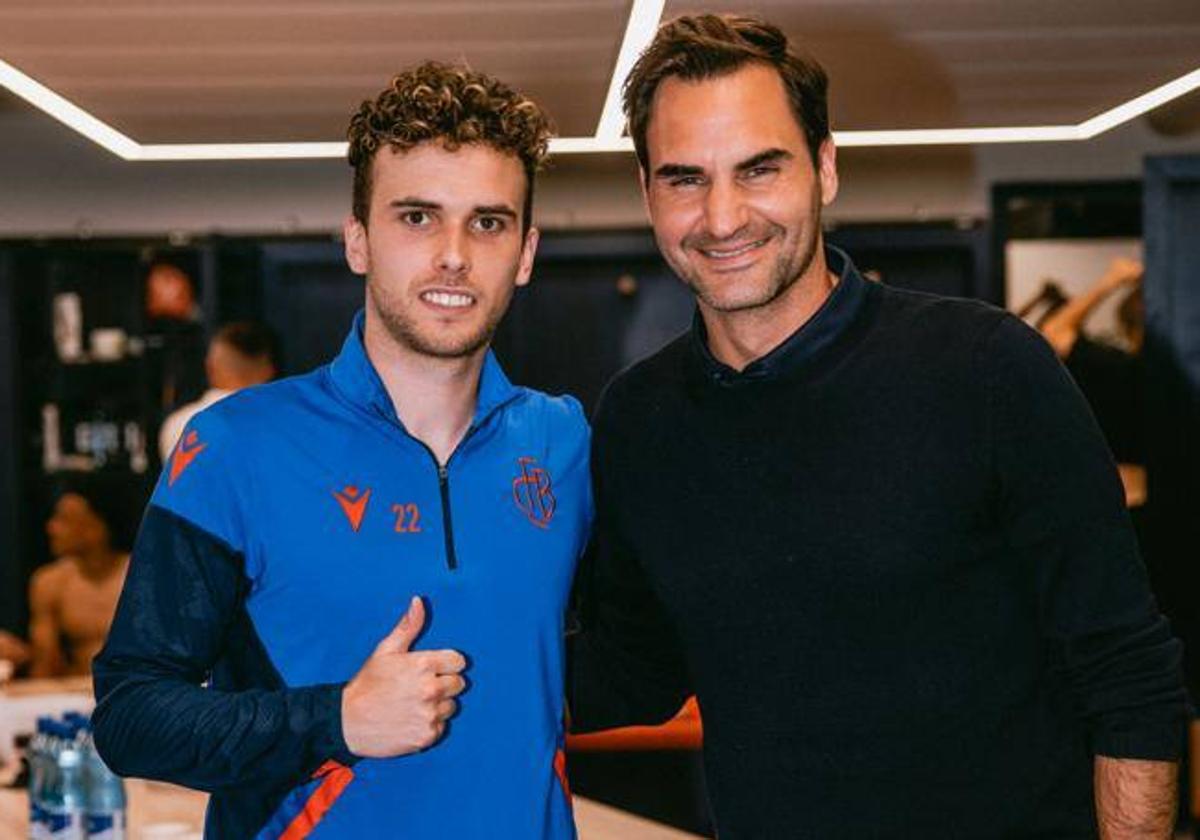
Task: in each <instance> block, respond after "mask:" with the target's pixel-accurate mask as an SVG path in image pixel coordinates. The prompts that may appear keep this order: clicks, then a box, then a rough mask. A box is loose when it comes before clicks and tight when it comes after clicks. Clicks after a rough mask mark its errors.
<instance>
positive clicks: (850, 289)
mask: <svg viewBox="0 0 1200 840" xmlns="http://www.w3.org/2000/svg"><path fill="white" fill-rule="evenodd" d="M825 261H826V264H827V265H828V266H829V270H830V271H832V272H833V273H834V274H836V275H837V276H838V282H837V285H836V286H834V287H833V291H831V292H830V293H829V297H828V298H826V299H825V302H824V303H822V304H821V307H820V308H819V309H818V310H817V311H816V312H815V313H814V314H813V316H812V317H811V318H809V319H808V320H807V321H805V322H804V323H803V324H801V325H800V327H799V329H797V330H796V331H795V332H794V333H792V334H791V335H790V336H788V337H787V338H785V339H784V340H783V342H782V343H781V344H779V345H777V346H776V347H775V348H774V349H773V350H771V351H770V352H769V353H767V354H766V355H765V356H762V357H760V358H758V359H755V360H754V361H753V362H751V363H750V364H748V365H747V366H746V367H745V369H744V370H741V371H738V370H735V369H734V368H732V367H730V366H729V365H727V364H725V363H724V362H722V361H720V360H719V359H717V357H716V356H714V355H713V354H712V351H711V350H709V348H708V331H707V330H706V329H705V327H704V318H703V317H701V315H700V310H699V309H697V310H696V314H695V315H694V316H693V317H692V341H691V343H692V349H693V351H694V355H695V356H696V358H697V359H698V360H699V362H700V366H701V368H702V371H703V373H704V374H705V376H706V378H708V379H711V380H713V381H715V382H717V383H720V384H721V385H725V386H735V385H740V384H744V383H747V382H755V381H761V380H770V379H775V378H777V377H779V376H781V375H783V374H786V373H787V372H788V371H791V370H794V369H795V368H796V367H798V366H799V365H801V364H803V363H804V362H806V361H807V360H809V359H811V358H812V357H813V356H815V355H817V354H818V353H820V352H821V351H822V350H823V349H825V348H826V347H828V346H829V345H830V344H832V343H833V341H834V340H835V339H837V337H838V336H840V335H841V334H842V333H843V332H845V330H846V328H847V327H849V326H850V324H851V322H852V321H853V320H854V317H855V316H856V315H857V314H858V311H859V309H860V308H861V306H862V303H863V300H864V299H865V298H866V294H867V281H866V280H864V279H863V277H862V275H860V274H859V273H858V269H857V268H855V267H854V263H853V262H852V261H851V260H850V257H849V255H847V254H846V252H845V251H843V250H841V249H840V248H835V247H834V246H832V245H826V246H825Z"/></svg>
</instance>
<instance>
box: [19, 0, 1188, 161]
mask: <svg viewBox="0 0 1200 840" xmlns="http://www.w3.org/2000/svg"><path fill="white" fill-rule="evenodd" d="M664 3H665V0H634V3H633V5H632V7H631V9H630V15H629V22H628V24H627V25H626V28H625V36H624V39H623V41H622V43H621V50H620V53H619V55H618V57H617V63H616V65H615V66H614V68H613V74H612V77H611V80H610V82H609V88H608V96H607V97H606V99H605V102H604V109H603V112H602V113H601V116H600V121H599V124H598V125H597V127H596V133H595V135H593V136H591V137H556V138H554V139H553V140H551V141H550V151H551V153H552V154H556V155H567V154H588V153H598V152H599V153H602V152H629V151H632V150H633V143H632V141H631V140H630V139H629V138H628V137H626V136H623V134H622V131H623V129H624V115H623V114H622V112H621V85H622V83H623V81H624V79H625V77H626V76H627V75H628V74H629V70H630V69H631V68H632V67H633V63H634V61H636V60H637V56H638V55H639V54H640V53H641V51H642V50H643V49H644V48H645V46H646V45H647V44H648V43H649V42H650V39H651V38H653V36H654V32H655V29H656V27H657V25H658V21H659V18H660V17H661V16H662V11H663V6H664ZM0 85H2V86H3V87H6V88H8V89H9V90H10V91H12V92H13V93H14V94H16V95H17V96H19V97H21V98H22V99H24V100H25V101H27V102H29V103H30V104H31V105H33V106H34V107H36V108H38V109H40V110H41V111H43V112H45V113H46V114H48V115H49V116H51V117H53V118H54V119H56V120H58V121H59V122H61V123H63V124H64V125H66V126H67V127H68V128H71V129H72V130H74V131H76V132H78V133H80V134H82V135H83V136H84V137H87V138H88V139H89V140H91V141H92V142H94V143H96V144H97V145H99V146H101V147H103V148H105V149H107V150H108V151H110V152H112V153H113V154H115V155H117V156H118V157H121V158H122V159H124V160H129V161H181V160H298V159H315V158H343V157H345V156H346V144H345V143H343V142H335V143H139V142H138V141H136V140H134V139H133V138H132V137H129V136H127V135H125V134H122V133H121V132H120V131H117V130H116V129H115V128H113V127H112V126H110V125H108V124H107V123H105V122H104V121H103V120H100V119H98V118H97V117H95V116H93V115H92V114H90V113H88V112H87V111H85V110H84V109H82V108H80V107H79V106H78V105H76V104H75V103H73V102H71V101H69V100H68V99H66V98H65V97H63V96H61V95H59V94H57V93H55V92H54V91H53V90H51V89H50V88H48V87H46V86H45V85H43V84H41V83H40V82H38V81H37V80H35V79H33V78H31V77H30V76H28V75H26V74H25V73H22V72H21V71H20V70H18V69H17V68H16V67H13V66H12V65H11V64H9V63H7V62H5V61H2V60H0ZM1198 88H1200V69H1196V70H1193V71H1192V72H1190V73H1187V74H1185V75H1183V76H1180V77H1179V78H1177V79H1173V80H1172V81H1170V82H1167V83H1166V84H1164V85H1160V86H1159V87H1156V88H1154V89H1153V90H1151V91H1148V92H1147V93H1144V94H1142V95H1141V96H1137V97H1135V98H1133V99H1131V100H1129V101H1128V102H1125V103H1122V104H1121V105H1118V106H1117V107H1115V108H1111V109H1109V110H1107V111H1104V112H1103V113H1101V114H1097V115H1096V116H1094V117H1092V118H1090V119H1088V120H1085V121H1083V122H1081V123H1079V124H1077V125H1042V126H996V127H978V128H944V129H939V128H933V129H900V130H882V131H836V132H834V140H835V142H836V143H837V144H838V145H839V146H843V147H859V148H863V147H871V146H936V145H976V144H987V143H1046V142H1064V141H1079V140H1090V139H1091V138H1093V137H1096V136H1097V135H1099V134H1102V133H1104V132H1106V131H1109V130H1111V129H1113V128H1116V127H1117V126H1119V125H1122V124H1124V123H1126V122H1129V121H1130V120H1132V119H1134V118H1135V117H1138V116H1140V115H1142V114H1145V113H1146V112H1148V111H1151V110H1153V109H1154V108H1157V107H1158V106H1160V105H1163V104H1165V103H1167V102H1170V101H1171V100H1172V99H1177V98H1178V97H1180V96H1183V95H1184V94H1187V93H1190V92H1191V91H1193V90H1196V89H1198Z"/></svg>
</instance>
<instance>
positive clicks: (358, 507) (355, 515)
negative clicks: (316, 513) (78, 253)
mask: <svg viewBox="0 0 1200 840" xmlns="http://www.w3.org/2000/svg"><path fill="white" fill-rule="evenodd" d="M333 497H334V498H335V499H337V500H338V504H339V505H341V506H342V513H344V514H346V519H348V520H349V521H350V527H351V528H353V529H354V533H356V534H357V533H358V526H360V525H362V521H363V515H364V514H365V513H366V512H367V502H369V501H371V488H370V487H368V488H367V489H366V490H359V489H358V488H357V487H355V486H354V485H352V484H347V485H346V486H345V487H343V488H342V489H341V490H340V491H339V490H334V491H333Z"/></svg>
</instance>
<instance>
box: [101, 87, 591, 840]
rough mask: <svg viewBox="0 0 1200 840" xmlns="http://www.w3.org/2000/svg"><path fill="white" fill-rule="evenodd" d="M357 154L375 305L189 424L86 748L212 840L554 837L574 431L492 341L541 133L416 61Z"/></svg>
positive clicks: (514, 261) (353, 255)
mask: <svg viewBox="0 0 1200 840" xmlns="http://www.w3.org/2000/svg"><path fill="white" fill-rule="evenodd" d="M349 135H350V163H351V165H352V166H353V167H354V194H353V213H352V216H351V217H350V218H349V219H348V220H347V222H346V224H345V250H346V259H347V262H348V263H349V265H350V267H351V269H353V270H354V271H355V272H356V273H359V274H363V275H365V276H366V306H365V309H364V311H363V312H361V313H360V314H359V315H358V316H357V318H356V319H355V322H354V324H353V326H352V328H351V330H350V334H349V335H348V336H347V338H346V341H345V344H344V346H343V348H342V350H341V352H340V354H339V355H338V356H337V357H336V358H335V359H333V361H332V362H331V363H329V364H328V365H326V366H324V367H321V368H319V369H317V370H316V371H314V372H312V373H310V374H307V375H304V376H299V377H294V378H291V379H286V380H282V381H280V382H276V383H273V384H270V385H264V386H259V387H255V388H250V389H247V390H244V391H240V392H238V393H237V394H235V395H233V396H231V397H229V398H227V399H226V400H223V401H221V402H220V403H218V404H216V405H214V406H213V407H211V408H209V409H208V410H206V411H204V412H202V413H201V414H199V415H197V416H196V418H195V419H194V420H193V421H192V422H191V423H190V424H189V426H188V428H187V429H186V430H185V431H184V433H183V437H182V439H181V441H180V443H179V445H178V446H177V447H176V449H175V451H174V453H173V454H172V456H171V459H170V461H169V462H168V464H167V466H166V468H165V469H164V474H163V477H162V478H161V480H160V482H159V486H158V488H157V490H156V492H155V494H154V497H153V499H152V500H151V503H150V506H149V508H148V510H147V513H146V518H145V522H144V524H143V526H142V531H141V534H140V536H139V539H138V541H137V545H136V547H135V549H134V556H133V561H132V565H131V569H130V574H129V579H128V582H127V583H126V586H125V591H124V594H123V595H122V599H121V604H120V606H119V609H118V612H117V617H116V621H115V624H114V627H113V631H112V634H111V635H110V637H109V640H108V643H107V645H106V647H105V649H104V650H103V652H102V653H101V655H100V656H99V657H98V658H97V660H96V663H95V679H96V694H97V699H98V701H99V702H98V705H97V708H96V712H95V717H94V725H95V738H96V745H97V747H98V749H99V750H100V753H101V755H102V756H103V757H104V758H105V760H106V761H108V762H109V763H110V765H111V766H112V767H113V768H114V769H115V770H116V771H117V772H120V773H123V774H126V775H135V776H144V777H150V778H158V779H166V780H169V781H173V782H177V783H180V784H184V785H188V786H190V787H195V788H200V789H203V790H208V791H211V792H212V794H213V796H212V800H211V804H210V807H209V814H208V820H207V825H206V836H208V837H221V838H230V837H258V838H287V840H295V838H300V837H308V836H311V837H314V838H355V840H358V838H371V837H379V838H390V837H411V838H446V837H454V838H470V837H489V838H490V837H521V838H532V837H539V838H569V837H573V836H574V833H575V832H574V825H573V820H572V816H571V807H570V802H569V795H568V793H567V790H566V778H565V773H564V770H563V758H562V752H561V744H562V737H563V732H562V717H563V715H562V712H563V708H562V706H563V700H562V684H563V674H562V668H563V614H564V607H565V602H566V598H567V593H568V590H569V588H570V584H571V578H572V575H573V572H574V566H575V561H576V558H577V556H578V554H579V553H580V551H581V549H582V547H583V545H584V543H585V542H586V533H587V529H588V525H589V520H590V495H589V492H590V491H589V488H588V475H587V474H588V468H587V447H588V444H587V427H586V423H585V421H584V418H583V416H582V412H581V409H580V407H579V405H578V403H576V402H575V401H574V400H572V399H570V398H568V397H562V398H552V397H548V396H546V395H544V394H540V393H537V392H534V391H531V390H528V389H525V388H519V387H515V386H513V385H512V384H510V383H509V381H508V380H507V379H506V378H505V376H504V373H503V372H502V371H501V370H500V367H499V365H498V364H497V362H496V360H495V358H494V357H493V356H492V354H491V352H490V351H489V349H488V344H489V341H490V339H491V336H492V333H493V331H494V330H495V328H496V325H497V323H498V322H499V321H500V318H501V317H502V316H503V314H504V311H505V309H506V308H507V306H508V303H509V301H510V299H511V297H512V294H513V290H514V288H515V287H516V286H519V285H523V284H525V283H526V282H528V280H529V276H530V271H531V268H532V263H533V257H534V250H535V248H536V245H537V238H538V233H537V230H536V229H534V228H533V227H532V226H531V220H530V213H531V209H532V194H533V179H534V173H535V171H536V170H537V169H538V167H539V165H540V163H541V162H542V160H543V157H544V156H545V153H546V149H547V143H548V136H549V124H548V121H547V118H546V117H545V116H544V115H543V113H542V112H541V110H540V109H539V108H538V107H537V106H536V105H535V104H534V103H533V102H531V101H530V100H528V99H526V98H525V97H523V96H521V95H520V94H518V93H516V92H514V91H512V90H510V89H509V88H508V87H506V86H505V85H503V84H501V83H500V82H498V81H496V80H494V79H491V78H489V77H487V76H484V75H482V74H479V73H475V72H472V71H469V70H466V69H462V68H457V67H449V66H444V65H440V64H434V63H426V64H423V65H420V66H418V67H416V68H414V69H411V70H409V71H407V72H404V73H401V74H400V75H399V76H397V77H396V78H395V79H393V81H392V84H391V85H390V87H389V88H388V89H386V90H385V91H383V93H381V94H380V95H379V97H378V98H377V99H375V100H374V101H369V102H366V103H364V104H363V105H362V107H361V108H360V110H359V111H358V113H357V114H356V115H355V116H354V118H353V119H352V121H351V124H350V130H349ZM401 616H403V617H402V618H401ZM397 619H400V620H399V622H398V623H397ZM204 682H207V683H208V687H207V688H201V687H200V686H201V683H204Z"/></svg>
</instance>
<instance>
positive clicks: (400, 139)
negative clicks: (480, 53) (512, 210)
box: [347, 61, 553, 230]
mask: <svg viewBox="0 0 1200 840" xmlns="http://www.w3.org/2000/svg"><path fill="white" fill-rule="evenodd" d="M552 131H553V127H552V124H551V122H550V118H549V116H548V115H547V114H546V112H545V111H543V110H542V109H541V108H540V107H539V106H538V105H537V103H535V102H534V101H533V100H532V99H529V98H528V97H526V96H524V95H522V94H520V93H518V92H517V91H515V90H513V89H512V88H510V87H508V86H507V85H505V84H504V83H503V82H501V81H499V80H497V79H494V78H492V77H491V76H487V75H484V74H483V73H476V72H475V71H473V70H470V69H468V68H466V67H455V66H451V65H447V64H441V63H439V62H436V61H426V62H424V63H422V64H419V65H417V66H415V67H412V68H409V69H408V70H405V71H404V72H402V73H400V74H398V75H397V76H395V77H394V78H393V79H392V82H391V84H390V85H388V87H387V88H386V89H385V90H384V91H383V92H382V93H380V94H379V96H377V97H376V98H375V99H374V100H370V99H368V100H366V101H364V102H363V103H362V105H360V106H359V108H358V113H356V114H355V115H354V116H353V117H351V118H350V128H349V130H348V131H347V136H348V138H349V140H350V155H349V157H350V165H351V166H352V167H354V199H353V212H354V217H355V218H356V219H358V221H359V222H361V223H362V224H363V225H366V223H367V213H368V208H369V207H370V204H371V163H372V161H373V160H374V158H375V152H377V151H378V150H379V148H380V147H381V146H384V145H387V146H390V147H391V148H392V149H394V150H396V151H407V150H408V149H411V148H413V147H414V146H417V145H419V144H420V143H424V142H426V141H429V140H439V139H440V140H441V141H442V145H443V147H444V148H445V149H446V150H447V151H451V152H453V151H455V150H457V149H458V148H459V147H460V146H462V145H464V144H470V143H482V144H484V145H486V146H490V147H492V148H493V149H496V150H497V151H500V152H504V153H506V154H512V155H515V156H516V157H517V158H519V159H520V161H521V165H522V166H523V167H524V169H525V187H526V189H525V207H524V212H523V214H522V220H521V223H522V227H523V229H524V230H528V229H529V225H530V221H531V216H532V214H533V179H534V174H535V173H536V172H537V171H538V170H539V169H540V168H541V166H542V163H543V162H544V161H545V159H546V154H547V151H548V148H549V144H550V135H551V133H552Z"/></svg>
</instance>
